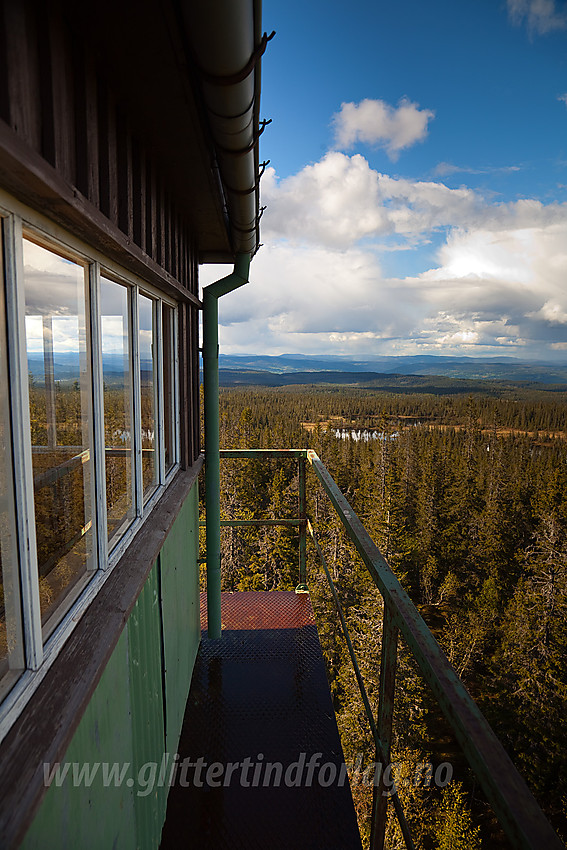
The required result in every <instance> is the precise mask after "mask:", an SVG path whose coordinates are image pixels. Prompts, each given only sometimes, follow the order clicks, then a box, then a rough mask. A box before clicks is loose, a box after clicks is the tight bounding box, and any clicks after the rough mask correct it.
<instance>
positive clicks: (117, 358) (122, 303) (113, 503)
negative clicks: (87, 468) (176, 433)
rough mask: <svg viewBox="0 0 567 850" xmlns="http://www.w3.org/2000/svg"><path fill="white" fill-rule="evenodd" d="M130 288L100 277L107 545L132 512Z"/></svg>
mask: <svg viewBox="0 0 567 850" xmlns="http://www.w3.org/2000/svg"><path fill="white" fill-rule="evenodd" d="M130 300H131V298H130V291H129V290H128V288H127V287H126V286H123V285H121V284H120V283H115V282H114V281H112V280H109V279H108V278H106V277H102V278H101V282H100V309H101V338H102V346H101V347H102V375H103V404H104V456H105V470H106V520H107V532H108V542H109V545H110V546H112V544H113V543H114V542H116V541H117V540H118V539H119V538H120V537H121V535H122V533H123V532H124V530H125V529H126V528H127V527H128V526H129V525H130V523H131V522H132V520H133V519H134V516H135V510H134V508H135V491H134V441H133V439H132V438H133V407H134V396H133V391H132V387H133V382H132V332H131V321H130V314H131V305H130Z"/></svg>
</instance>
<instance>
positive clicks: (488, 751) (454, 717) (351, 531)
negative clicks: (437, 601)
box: [220, 449, 564, 850]
mask: <svg viewBox="0 0 567 850" xmlns="http://www.w3.org/2000/svg"><path fill="white" fill-rule="evenodd" d="M220 455H221V457H225V458H247V459H254V458H260V457H271V458H284V457H294V458H298V459H300V460H301V459H303V460H305V459H306V460H307V461H308V462H309V464H310V465H311V467H312V468H313V470H314V472H315V474H316V476H317V478H318V480H319V482H320V484H321V485H322V487H323V489H324V490H325V492H326V493H327V495H328V497H329V499H330V500H331V503H332V504H333V507H334V508H335V511H336V512H337V514H338V516H339V519H340V520H341V522H342V523H343V525H344V527H345V530H346V532H347V535H348V536H349V538H350V539H351V541H352V542H353V543H354V546H355V548H356V550H357V551H358V553H359V555H360V557H361V558H362V561H363V562H364V564H365V566H366V568H367V570H368V572H369V573H370V576H371V577H372V580H373V581H374V583H375V585H376V587H377V588H378V590H379V591H380V594H381V595H382V598H383V600H384V612H385V616H387V617H388V620H389V621H390V620H391V623H392V624H393V626H394V627H395V628H396V629H397V630H399V632H400V634H401V635H402V637H403V638H404V640H405V642H406V644H407V645H408V647H409V649H410V651H411V653H412V655H413V657H414V659H415V661H416V662H417V664H418V666H419V668H420V670H421V672H422V675H423V676H424V679H425V681H426V682H427V683H428V685H429V686H430V688H431V690H432V692H433V694H434V696H435V699H436V701H437V703H438V704H439V706H440V708H441V710H442V711H443V713H444V715H445V717H446V719H447V721H448V722H449V725H450V726H451V728H452V729H453V731H454V733H455V736H456V738H457V741H458V742H459V744H460V746H461V748H462V750H463V753H464V755H465V756H466V758H467V761H468V762H469V764H470V766H471V768H472V770H473V771H474V773H475V774H476V776H477V778H478V780H479V782H480V785H481V787H482V789H483V791H484V793H485V794H486V797H487V799H488V801H489V802H490V804H491V806H492V808H493V811H494V813H495V815H496V817H497V818H498V820H499V822H500V824H501V826H502V828H503V829H504V831H505V833H506V835H507V836H508V838H509V840H510V841H511V843H512V846H513V847H518V848H525V850H541V848H542V847H545V848H546V850H561V849H562V848H564V845H563V843H562V842H561V841H560V839H559V837H558V836H557V834H556V833H555V831H554V830H553V828H552V826H551V824H550V823H549V822H548V820H547V818H546V817H545V815H544V813H543V812H542V810H541V808H540V806H539V804H538V803H537V801H536V800H535V798H534V796H533V795H532V793H531V791H530V790H529V788H528V786H527V785H526V783H525V781H524V780H523V779H522V777H521V776H520V774H519V773H518V771H517V770H516V768H515V767H514V765H513V763H512V761H511V760H510V758H509V756H508V755H507V753H506V751H505V750H504V748H503V746H502V744H501V743H500V741H499V740H498V738H497V737H496V735H495V734H494V732H493V731H492V728H491V727H490V725H489V724H488V721H487V720H486V719H485V717H484V715H483V714H482V712H481V711H480V709H479V708H478V706H477V705H476V703H475V702H474V700H473V699H472V697H471V696H470V694H469V693H468V691H467V690H466V688H465V686H464V684H463V683H462V681H461V680H460V678H459V676H458V675H457V673H456V672H455V670H454V669H453V667H452V665H451V663H450V662H449V660H448V658H447V657H446V655H445V653H444V652H443V650H442V649H441V647H440V646H439V644H438V643H437V641H436V640H435V638H434V636H433V635H432V633H431V631H430V630H429V628H428V626H427V624H426V623H425V621H424V619H423V618H422V616H421V614H420V613H419V611H418V610H417V608H416V607H415V605H414V604H413V602H412V601H411V599H410V598H409V596H408V595H407V593H406V592H405V590H404V589H403V587H402V586H401V584H400V582H399V581H398V579H397V578H396V576H395V575H394V573H393V571H392V569H391V567H390V566H389V564H388V562H387V561H386V559H385V558H384V557H383V555H382V553H381V552H380V550H379V549H378V547H377V546H376V544H375V543H374V541H373V540H372V538H371V537H370V535H369V534H368V532H367V531H366V529H365V528H364V526H363V524H362V522H361V521H360V519H359V518H358V516H357V515H356V513H355V512H354V511H353V509H352V508H351V506H350V505H349V503H348V502H347V500H346V499H345V497H344V496H343V494H342V493H341V491H340V489H339V487H338V486H337V484H336V483H335V481H334V480H333V478H332V477H331V475H330V473H329V471H328V470H327V468H326V467H325V465H324V464H323V462H322V461H321V459H320V458H319V457H318V455H317V453H316V452H315V451H314V450H313V449H229V450H222V451H221V452H220ZM303 505H304V506H305V501H304V500H303ZM394 644H395V641H394ZM383 673H384V653H383V655H382V673H381V678H384V676H383ZM381 703H382V694H381ZM389 708H390V709H391V706H390V707H389ZM382 710H384V706H382V705H381V706H380V707H379V715H380V713H381V711H382ZM390 713H391V712H390ZM377 728H378V733H379V734H380V737H381V738H382V730H381V729H380V717H379V720H378V724H377ZM385 743H386V742H384V740H382V744H383V745H384V744H385ZM385 748H386V747H385Z"/></svg>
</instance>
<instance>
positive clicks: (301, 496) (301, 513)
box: [299, 457, 307, 589]
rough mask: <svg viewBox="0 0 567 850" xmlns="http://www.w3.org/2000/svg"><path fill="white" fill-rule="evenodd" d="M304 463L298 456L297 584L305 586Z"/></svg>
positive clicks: (305, 518) (305, 513)
mask: <svg viewBox="0 0 567 850" xmlns="http://www.w3.org/2000/svg"><path fill="white" fill-rule="evenodd" d="M305 464H306V459H305V458H304V457H300V458H299V519H300V520H301V525H300V526H299V586H300V587H301V588H302V589H305V588H306V587H307V566H306V563H307V558H306V553H307V505H306V492H305Z"/></svg>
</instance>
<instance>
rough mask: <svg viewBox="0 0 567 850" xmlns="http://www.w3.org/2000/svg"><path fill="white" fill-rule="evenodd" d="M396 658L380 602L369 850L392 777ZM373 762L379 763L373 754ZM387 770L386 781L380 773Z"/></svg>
mask: <svg viewBox="0 0 567 850" xmlns="http://www.w3.org/2000/svg"><path fill="white" fill-rule="evenodd" d="M397 659H398V628H397V626H396V625H395V624H394V621H393V618H392V614H391V611H390V608H389V606H388V605H386V603H385V602H384V618H383V621H382V655H381V660H380V698H379V702H378V719H377V724H376V725H377V727H378V737H379V738H380V741H381V742H382V750H383V758H384V763H383V764H382V765H381V770H380V781H379V782H378V784H376V783H375V784H374V794H373V798H372V827H371V833H370V850H383V848H384V837H385V833H386V816H387V811H388V797H390V796H391V792H392V788H393V782H394V777H393V776H392V772H391V766H390V754H391V746H392V721H393V718H394V691H395V687H396V664H397ZM376 761H377V762H379V761H380V757H379V754H378V753H376ZM386 771H388V773H389V776H388V782H387V783H386V782H385V781H384V774H385V772H386Z"/></svg>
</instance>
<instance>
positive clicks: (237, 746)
mask: <svg viewBox="0 0 567 850" xmlns="http://www.w3.org/2000/svg"><path fill="white" fill-rule="evenodd" d="M201 616H202V622H203V600H202V614H201ZM204 616H205V617H206V611H205V615H204ZM222 626H223V636H222V639H221V640H220V641H209V640H208V639H207V637H206V631H204V632H203V636H202V640H201V646H200V649H199V653H198V656H197V661H196V664H195V670H194V672H193V679H192V682H191V690H190V693H189V699H188V702H187V709H186V712H185V718H184V721H183V730H182V733H181V740H180V742H179V762H180V763H181V762H182V761H183V760H184V759H189V761H190V762H191V764H192V765H194V766H193V767H191V768H190V769H189V770H188V771H186V776H185V780H184V785H185V787H183V786H182V785H181V784H180V782H176V783H175V784H174V786H173V787H172V788H171V790H170V793H169V799H168V806H167V816H166V821H165V825H164V828H163V833H162V841H161V848H162V850H171V848H175V850H178V848H185V847H187V848H199V850H209V848H211V850H212V848H215V850H220V848H231V850H264V848H270V850H279V848H281V850H351V848H353V850H354V848H356V850H360V848H361V843H360V837H359V833H358V829H357V825H356V816H355V812H354V806H353V802H352V797H351V793H350V787H349V784H348V777H346V770H345V768H344V758H343V752H342V748H341V744H340V739H339V734H338V730H337V724H336V720H335V714H334V711H333V706H332V703H331V695H330V692H329V686H328V683H327V678H326V674H325V667H324V662H323V656H322V653H321V646H320V644H319V638H318V635H317V629H316V626H315V620H314V616H313V610H312V608H311V602H310V599H309V596H308V594H306V593H301V594H296V593H294V592H270V593H267V592H253V591H250V592H241V593H223V594H222ZM205 628H206V623H205ZM200 758H201V759H202V761H201V763H200V764H201V767H199V762H198V760H199V759H200ZM188 763H189V762H187V764H188ZM215 763H216V764H215ZM268 764H271V765H272V767H270V768H268ZM278 764H279V765H281V769H280V768H279V767H278ZM213 765H214V767H213ZM229 765H231V766H232V767H231V768H229ZM235 765H237V766H236V767H235ZM310 765H311V770H310ZM309 773H311V779H310V778H309ZM229 774H230V775H229ZM278 776H279V782H278ZM207 779H208V780H209V781H207ZM203 780H204V781H203ZM201 782H202V787H196V786H198V785H200V784H201Z"/></svg>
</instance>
